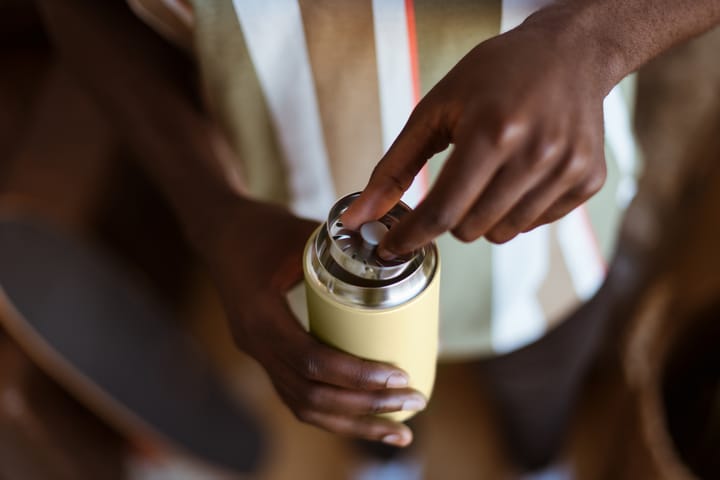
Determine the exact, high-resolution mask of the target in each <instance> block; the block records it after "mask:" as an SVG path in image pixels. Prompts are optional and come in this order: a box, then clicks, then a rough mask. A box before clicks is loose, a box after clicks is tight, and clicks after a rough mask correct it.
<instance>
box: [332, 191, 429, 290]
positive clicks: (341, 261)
mask: <svg viewBox="0 0 720 480" xmlns="http://www.w3.org/2000/svg"><path fill="white" fill-rule="evenodd" d="M359 195H360V194H359V193H353V194H351V195H348V196H346V197H343V198H341V199H340V200H339V201H338V202H337V203H336V204H335V206H333V208H332V209H331V210H330V213H329V214H328V219H327V223H326V224H325V228H326V229H327V235H328V237H329V239H330V242H329V243H330V245H329V251H330V255H332V258H333V259H334V260H335V262H337V264H338V265H340V267H342V269H343V270H345V271H347V272H349V273H351V274H353V275H356V276H358V277H360V278H366V279H371V280H386V279H390V278H395V277H398V276H400V275H401V274H402V273H403V272H404V271H405V270H406V269H407V268H411V267H412V263H413V260H417V257H418V256H419V255H422V254H423V253H424V252H422V251H418V252H411V253H410V254H407V255H403V256H401V257H397V258H395V259H393V260H384V259H382V258H380V257H379V256H378V254H377V245H378V244H379V243H380V241H381V240H382V237H384V236H385V234H386V233H387V232H388V231H389V230H390V229H391V228H392V227H393V226H394V225H395V224H396V223H397V222H398V221H399V220H400V218H401V217H402V216H403V215H405V214H406V213H408V212H410V207H408V206H407V205H406V204H404V203H402V202H401V203H398V204H397V205H395V206H394V207H393V208H392V209H391V210H390V211H389V212H387V213H386V214H385V215H383V216H382V218H380V219H378V220H376V221H373V222H369V223H366V224H364V225H363V226H362V227H361V228H360V230H350V229H348V228H346V227H345V226H344V225H343V224H342V222H340V216H341V215H342V214H343V212H345V210H347V208H348V207H349V206H350V204H351V203H352V202H354V201H355V199H357V198H358V196H359Z"/></svg>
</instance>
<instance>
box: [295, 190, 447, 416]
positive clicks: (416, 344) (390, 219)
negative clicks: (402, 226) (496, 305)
mask: <svg viewBox="0 0 720 480" xmlns="http://www.w3.org/2000/svg"><path fill="white" fill-rule="evenodd" d="M358 196H359V193H354V194H351V195H348V196H346V197H344V198H342V199H340V200H339V201H338V202H337V203H336V204H335V206H334V207H333V208H332V209H331V210H330V213H329V215H328V219H327V222H326V223H324V224H323V225H321V226H320V227H319V228H318V229H317V230H316V231H315V233H314V234H313V235H312V236H311V237H310V239H309V240H308V243H307V245H306V247H305V255H304V261H303V264H304V272H305V291H306V296H307V309H308V319H309V327H310V333H312V334H313V335H315V336H316V337H317V338H318V339H320V340H322V341H323V342H325V343H327V344H329V345H331V346H333V347H336V348H338V349H340V350H343V351H345V352H348V353H350V354H352V355H355V356H357V357H361V358H364V359H368V360H376V361H380V362H385V363H389V364H392V365H395V366H397V367H399V368H401V369H403V370H404V371H405V372H407V374H408V375H409V377H410V387H411V388H414V389H416V390H418V391H419V392H421V393H422V394H423V395H425V397H426V398H427V399H428V400H429V399H430V394H431V393H432V387H433V383H434V381H435V365H436V359H437V349H438V317H439V301H440V259H439V256H438V251H437V247H436V246H435V244H430V245H427V246H425V247H423V248H421V249H419V250H417V251H415V252H412V253H411V254H408V255H405V256H402V257H399V258H396V259H394V260H391V261H386V260H383V259H381V258H380V257H379V256H378V255H377V254H376V251H375V247H376V246H377V244H378V243H379V241H380V240H381V238H382V236H383V235H384V233H386V232H387V230H388V229H390V228H392V226H393V225H394V224H395V223H397V222H398V220H399V219H400V218H401V217H402V216H403V215H405V214H406V213H407V212H409V211H410V207H408V206H407V205H405V204H404V203H402V202H401V203H399V204H397V205H396V206H395V207H393V208H392V209H391V210H390V211H389V212H388V213H387V214H386V215H385V216H383V217H382V218H381V219H379V220H378V221H377V222H370V223H367V224H365V225H363V226H362V228H361V229H360V231H353V230H349V229H347V228H345V227H344V226H343V225H342V223H341V222H340V220H339V218H340V216H341V215H342V213H343V212H344V211H345V209H347V207H348V206H349V205H350V204H351V203H352V202H353V201H354V200H355V199H356V198H357V197H358ZM413 414H414V413H413V412H404V411H402V412H393V413H389V414H383V416H385V417H387V418H390V419H392V420H396V421H404V420H406V419H408V418H410V417H411V416H412V415H413Z"/></svg>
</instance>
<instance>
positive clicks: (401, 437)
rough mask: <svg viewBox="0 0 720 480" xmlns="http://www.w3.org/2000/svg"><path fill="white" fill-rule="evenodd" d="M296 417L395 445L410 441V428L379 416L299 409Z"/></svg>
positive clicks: (326, 427)
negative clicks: (337, 413)
mask: <svg viewBox="0 0 720 480" xmlns="http://www.w3.org/2000/svg"><path fill="white" fill-rule="evenodd" d="M296 415H297V417H298V419H299V420H300V421H302V422H305V423H309V424H312V425H315V426H318V427H320V428H323V429H325V430H328V431H330V432H333V433H337V434H340V435H346V436H349V437H355V438H363V439H365V440H371V441H377V442H384V443H387V444H389V445H394V446H396V447H406V446H408V445H410V443H412V440H413V435H412V430H410V428H408V427H407V426H405V425H403V424H401V423H397V422H393V421H391V420H388V419H385V418H379V417H352V416H347V415H334V414H328V413H321V412H315V411H300V412H297V413H296Z"/></svg>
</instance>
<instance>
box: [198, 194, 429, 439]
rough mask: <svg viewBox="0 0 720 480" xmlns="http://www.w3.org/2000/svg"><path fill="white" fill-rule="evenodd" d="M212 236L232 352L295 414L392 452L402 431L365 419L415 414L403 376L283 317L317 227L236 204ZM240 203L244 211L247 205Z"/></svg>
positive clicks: (418, 402)
mask: <svg viewBox="0 0 720 480" xmlns="http://www.w3.org/2000/svg"><path fill="white" fill-rule="evenodd" d="M244 203H245V204H244V205H243V206H242V208H240V209H239V211H238V212H236V213H231V214H229V215H223V216H224V217H225V225H224V226H223V227H220V228H219V229H218V230H217V232H215V233H213V235H212V236H213V238H212V239H210V240H209V241H208V242H207V244H206V246H205V247H204V248H202V249H201V250H203V251H205V252H207V254H205V257H206V259H207V260H208V263H209V265H210V268H211V272H212V275H213V277H214V280H215V282H216V284H217V285H218V287H219V288H220V290H221V295H222V297H223V303H224V305H225V308H226V311H227V313H228V315H229V318H230V325H231V329H232V332H233V335H234V338H235V341H236V343H237V344H238V346H239V347H240V348H241V349H242V350H244V351H245V352H247V353H248V354H250V355H251V356H252V357H253V358H255V359H256V360H257V361H258V362H259V363H260V364H261V365H262V366H263V367H264V368H265V370H266V371H267V373H268V375H269V376H270V379H271V380H272V382H273V385H274V386H275V389H276V390H277V392H278V394H279V395H280V397H281V398H282V400H283V401H284V402H285V404H286V405H287V406H288V407H289V408H290V410H292V412H293V413H294V414H295V416H296V417H297V418H298V419H299V420H301V421H303V422H306V423H310V424H313V425H316V426H318V427H321V428H324V429H326V430H329V431H331V432H335V433H340V434H344V435H349V436H353V437H359V438H364V439H368V440H378V441H384V442H386V443H390V444H393V445H398V446H405V445H408V444H409V443H410V442H411V441H412V432H411V431H410V429H409V428H408V427H407V426H405V425H403V424H400V423H396V422H392V421H390V420H387V419H385V418H380V417H376V416H373V415H374V414H377V413H384V412H392V411H398V410H421V409H422V408H424V406H425V399H424V397H423V396H422V395H421V394H420V393H418V392H416V391H414V390H411V389H409V388H405V387H407V382H408V378H407V375H406V374H405V372H403V371H402V370H399V369H398V368H396V367H393V366H390V365H385V364H381V363H375V362H371V361H367V360H362V359H359V358H356V357H354V356H351V355H348V354H345V353H343V352H340V351H338V350H336V349H334V348H331V347H329V346H326V345H324V344H322V343H320V342H319V341H317V340H316V339H315V338H314V337H312V336H311V335H310V334H308V333H307V332H305V330H303V328H302V327H301V325H300V324H299V323H298V321H297V319H296V318H295V317H294V316H293V314H292V313H291V311H290V309H289V307H288V305H287V302H286V299H285V294H286V292H287V291H288V290H289V289H290V288H291V287H292V286H294V285H295V284H296V283H297V282H299V281H300V280H302V253H303V248H304V246H305V243H306V241H307V239H308V238H309V236H310V234H311V233H312V232H313V231H314V229H315V228H316V227H317V224H316V223H314V222H310V221H307V220H302V219H299V218H297V217H295V216H293V215H291V214H290V213H289V212H287V211H285V210H284V209H282V208H279V207H275V206H271V205H268V204H261V203H254V202H252V203H251V202H249V201H244ZM248 204H249V205H250V206H248Z"/></svg>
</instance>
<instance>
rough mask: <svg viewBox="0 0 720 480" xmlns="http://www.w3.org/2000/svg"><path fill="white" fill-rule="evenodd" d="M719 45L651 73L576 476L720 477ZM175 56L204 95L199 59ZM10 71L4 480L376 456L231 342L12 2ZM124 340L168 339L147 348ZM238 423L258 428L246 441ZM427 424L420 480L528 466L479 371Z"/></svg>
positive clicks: (567, 454) (284, 474)
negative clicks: (520, 462)
mask: <svg viewBox="0 0 720 480" xmlns="http://www.w3.org/2000/svg"><path fill="white" fill-rule="evenodd" d="M158 41H161V40H160V39H159V38H158ZM718 52H720V31H714V32H710V33H709V34H707V35H705V36H704V37H701V38H699V39H697V40H695V41H693V42H691V43H689V44H687V45H683V46H682V47H680V48H677V49H676V50H674V51H672V52H669V53H668V54H666V55H664V56H663V57H662V58H659V59H657V60H656V61H654V62H653V63H652V64H650V65H648V66H647V67H645V68H644V69H643V70H642V71H641V72H640V74H639V83H638V104H637V107H636V125H635V127H636V131H637V134H638V137H639V139H640V142H641V145H642V147H643V151H644V152H643V153H644V157H645V163H646V165H645V174H644V176H643V177H642V179H641V182H640V189H639V193H638V196H637V198H636V200H635V202H634V204H633V205H632V207H631V208H630V210H629V212H628V214H627V218H626V220H625V226H624V228H623V232H622V234H621V241H620V242H621V243H620V245H621V246H620V248H621V249H624V250H625V251H627V252H629V255H627V256H626V257H625V260H624V263H623V264H622V265H619V266H618V268H617V269H616V271H617V272H618V274H617V275H615V276H614V277H613V278H612V279H611V280H612V281H613V282H614V287H613V288H612V289H611V291H612V295H611V296H610V298H609V299H608V300H607V302H608V303H607V306H606V308H605V314H606V315H609V316H611V317H612V326H613V328H612V329H611V332H610V334H609V335H608V337H607V339H606V340H605V342H604V347H603V349H602V352H601V354H600V355H599V356H598V358H597V359H596V360H595V362H594V366H593V369H592V372H591V374H590V375H589V377H588V378H587V380H586V382H585V386H584V390H583V393H582V397H581V400H580V402H579V406H578V408H577V411H576V412H575V414H574V417H573V422H572V428H571V432H570V435H569V436H568V438H567V441H566V444H565V447H564V449H563V452H564V453H563V462H564V463H565V464H567V465H570V466H571V469H572V471H573V472H575V473H573V474H572V475H571V476H570V477H567V478H580V479H608V478H613V479H624V478H627V479H630V478H632V479H646V478H647V479H651V478H652V479H659V478H673V479H674V478H680V479H682V478H720V252H719V251H718V250H719V248H720V241H719V238H720V57H719V56H718ZM173 61H175V62H176V66H177V68H178V70H179V71H181V70H182V71H185V72H190V73H187V74H186V75H185V76H179V77H178V82H179V83H180V84H182V88H184V89H186V90H187V91H188V95H197V92H196V91H195V87H194V85H193V80H192V71H193V66H192V65H191V64H190V63H189V60H188V59H187V58H185V57H184V56H183V55H182V54H180V53H178V55H177V59H174V60H173ZM0 71H1V72H2V74H1V75H0V248H2V249H5V250H4V251H3V252H2V253H0V287H2V290H4V293H3V294H0V479H2V480H14V479H23V480H25V479H27V480H34V479H42V480H55V479H85V478H87V479H99V478H102V479H112V478H118V479H120V478H188V479H190V478H226V477H228V478H236V474H234V473H233V472H232V469H231V468H230V466H229V465H228V462H226V461H225V460H226V459H227V458H228V457H233V455H234V453H233V451H234V450H232V448H231V449H230V450H229V451H228V448H227V445H228V444H230V445H231V446H234V448H238V449H240V450H242V451H243V452H244V453H243V454H242V455H238V457H242V456H243V455H244V456H247V457H248V458H249V457H250V456H255V454H256V453H257V450H258V448H259V447H258V445H262V446H263V447H262V448H263V451H264V453H263V454H262V455H259V454H258V455H259V456H258V458H257V459H248V460H242V459H240V460H238V464H239V465H245V466H246V467H247V465H250V464H252V465H255V466H256V469H257V470H256V472H257V473H255V474H250V475H246V476H244V477H241V478H262V479H268V480H280V479H319V478H330V479H334V478H338V479H340V478H349V475H350V474H351V472H353V471H354V469H356V468H357V467H358V465H359V464H361V463H362V462H364V461H365V460H364V458H362V456H361V455H360V454H359V453H358V450H357V449H354V448H352V447H351V446H350V445H349V444H348V442H346V441H345V440H343V439H340V438H337V437H335V436H333V435H330V434H327V433H324V432H321V431H319V430H318V429H315V428H312V427H309V426H305V425H303V424H300V423H299V422H297V421H296V420H295V418H294V417H293V416H292V415H291V413H290V412H289V411H288V410H287V409H286V408H285V407H284V406H283V405H282V404H281V402H280V400H279V399H278V398H277V396H276V395H275V394H274V391H273V388H272V385H271V384H270V383H269V381H268V380H267V378H266V377H265V375H264V373H263V372H262V370H261V369H260V368H259V367H258V365H257V364H255V362H254V361H252V360H251V359H249V358H248V357H246V356H244V355H243V354H242V353H240V352H239V351H237V349H236V348H235V347H234V345H233V343H232V341H231V340H230V335H229V332H228V331H227V327H226V326H225V319H224V314H223V312H222V309H221V307H220V304H219V301H218V298H217V294H216V292H215V291H214V289H213V287H212V286H211V285H210V283H209V282H208V280H207V278H206V276H205V274H204V272H203V269H202V267H201V266H200V265H199V264H198V262H197V261H196V259H195V258H194V257H193V254H192V252H191V250H190V249H189V247H188V246H187V245H186V244H184V243H183V241H182V233H181V231H180V229H179V226H178V224H177V223H176V221H175V220H174V218H173V215H172V213H171V212H170V209H169V207H168V206H167V205H166V203H165V202H164V201H163V197H162V196H161V194H160V193H159V192H158V191H157V190H156V189H155V187H154V186H153V185H152V183H151V182H150V181H149V179H148V178H147V177H146V176H145V174H144V173H143V171H142V170H141V169H140V168H139V166H138V164H139V162H138V158H137V156H138V155H140V154H141V153H138V152H135V151H131V149H129V148H128V146H127V145H125V144H124V143H123V140H122V138H121V136H120V135H117V134H116V132H114V131H113V128H112V126H111V125H110V123H109V121H108V119H107V118H105V116H104V115H103V113H102V112H101V111H100V110H99V109H98V108H97V107H96V106H95V105H94V104H93V101H92V99H91V98H90V97H89V96H88V94H87V93H86V92H85V90H84V88H83V86H82V85H80V84H78V83H77V82H76V80H75V79H74V78H73V76H72V75H71V74H69V73H68V72H67V71H66V70H65V67H64V66H63V63H62V61H61V60H60V59H59V58H58V56H57V54H56V52H54V51H53V48H52V45H51V42H50V41H49V39H48V36H47V35H46V33H45V30H44V26H43V22H42V19H41V18H40V16H39V15H38V13H37V11H36V9H35V8H34V5H33V3H32V2H29V1H27V0H0ZM11 274H13V275H15V276H14V277H13V276H12V275H11ZM20 277H22V278H23V279H24V280H23V282H19V283H18V282H15V281H14V280H10V278H13V279H14V278H20ZM51 278H60V279H63V280H62V282H61V283H62V284H63V286H64V288H66V290H57V288H55V289H53V288H50V287H49V286H48V285H50V284H49V283H48V282H47V281H45V280H48V279H51ZM3 279H8V280H3ZM73 279H74V280H73ZM3 282H7V284H4V283H3ZM13 282H15V283H13ZM109 291H112V293H109ZM117 292H120V293H117ZM73 295H77V296H79V298H80V301H79V302H74V303H73V302H72V301H71V300H72V299H73ZM58 297H61V298H58ZM136 299H141V300H136ZM45 300H47V301H48V302H49V304H50V305H53V307H52V308H49V309H48V308H46V309H43V308H41V307H40V306H38V305H39V304H40V303H42V302H43V301H45ZM65 306H67V308H65ZM28 312H30V313H32V315H31V314H30V313H28ZM97 314H100V315H107V316H108V317H109V318H110V317H113V318H115V317H117V318H119V319H123V318H125V317H132V318H133V319H134V321H135V323H133V324H132V325H133V327H132V328H133V330H132V332H130V333H123V332H122V331H120V330H117V331H116V330H112V331H111V332H108V331H100V329H97V328H96V330H97V332H96V333H97V335H98V337H93V336H92V335H93V334H92V333H88V332H94V331H95V330H93V325H95V324H94V322H93V319H94V318H96V317H94V316H93V315H97ZM46 319H47V321H46ZM58 322H59V324H60V326H59V327H58ZM62 322H68V323H67V325H72V327H68V328H62V325H63V324H62ZM131 323H132V322H131ZM84 325H86V326H88V329H87V331H85V330H83V331H82V332H81V331H80V329H81V328H84V327H83V326H84ZM95 327H97V325H95ZM132 335H138V336H146V337H147V338H161V339H163V340H164V341H165V342H166V343H168V344H172V345H170V346H168V347H167V348H166V351H156V349H153V348H152V347H148V348H147V349H145V350H143V346H142V345H141V346H137V345H134V344H133V343H132V342H131V341H130V340H132ZM101 340H103V341H107V342H108V344H107V345H111V346H104V344H102V342H101ZM163 348H165V347H163ZM102 351H107V352H108V353H109V354H108V356H109V357H111V360H108V361H110V363H109V364H108V365H102V361H101V360H100V359H98V358H97V357H94V356H93V355H96V354H98V353H101V352H102ZM123 355H125V356H126V357H128V360H127V361H125V360H123V358H124V357H123ZM168 358H172V359H174V360H173V361H169V360H167V359H168ZM166 360H167V362H166V363H163V362H164V361H166ZM113 362H115V363H113ZM151 363H152V364H153V365H155V366H148V365H150V364H151ZM79 366H84V367H85V368H79ZM118 371H123V372H125V373H123V374H118V373H117V372H118ZM135 380H137V383H133V382H134V381H135ZM143 382H144V383H143ZM199 390H202V391H207V392H211V393H208V394H207V395H205V396H203V395H199V394H198V391H199ZM143 392H144V394H143ZM173 405H177V406H176V407H175V406H173ZM223 414H227V420H225V417H223V416H222V415H223ZM207 419H211V420H207ZM208 422H210V424H211V425H213V427H212V429H210V430H207V429H206V430H202V428H201V427H200V426H199V425H203V424H207V423H208ZM213 422H214V423H213ZM235 425H237V428H238V429H245V430H244V431H247V432H248V433H247V434H243V435H240V436H243V438H241V439H235V438H233V433H234V432H235V431H237V430H234V429H233V428H234V426H235ZM415 425H416V426H415V428H417V429H418V430H419V431H421V432H422V434H421V435H419V437H418V442H417V443H418V444H417V445H416V446H414V447H413V449H414V455H416V456H417V457H418V458H421V459H422V463H423V469H424V476H425V478H430V479H441V478H442V479H446V478H450V479H465V478H467V479H478V478H492V479H498V478H514V476H515V475H516V473H517V472H515V470H514V469H513V467H512V466H511V464H510V462H509V461H508V460H507V453H506V452H504V451H503V447H502V442H500V441H499V438H500V432H498V431H497V427H496V426H495V424H494V419H493V416H492V414H491V412H490V410H489V408H488V398H487V393H486V391H485V389H484V386H483V382H482V381H481V379H480V380H479V379H478V375H477V372H476V371H475V369H474V366H473V365H472V364H456V365H454V364H446V365H441V366H440V369H439V373H438V380H437V385H436V389H435V393H434V398H433V401H432V403H431V404H430V406H429V408H428V410H427V411H425V412H423V413H422V414H421V415H420V416H419V417H418V418H417V419H416V421H415ZM231 426H233V428H230V427H231ZM243 442H245V443H243ZM223 449H225V450H223ZM243 462H244V463H243ZM231 463H232V462H231ZM547 478H550V477H547ZM553 478H566V477H553Z"/></svg>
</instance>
